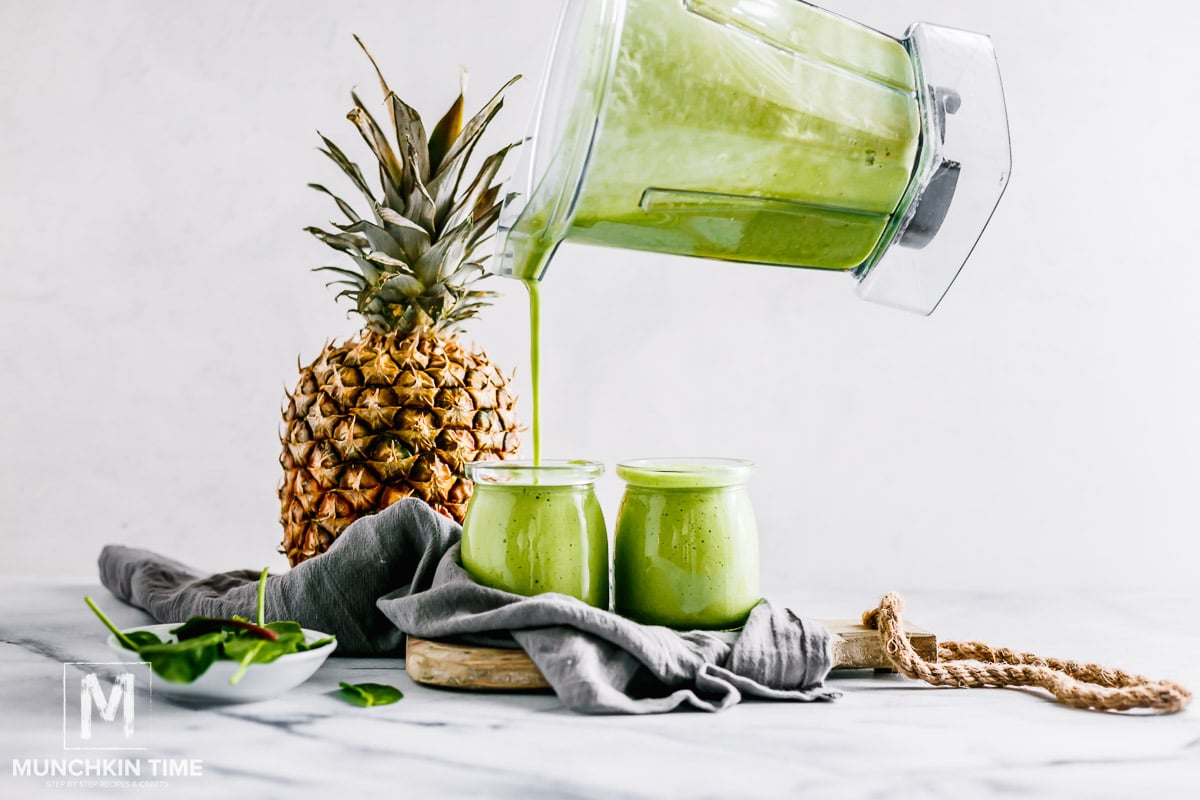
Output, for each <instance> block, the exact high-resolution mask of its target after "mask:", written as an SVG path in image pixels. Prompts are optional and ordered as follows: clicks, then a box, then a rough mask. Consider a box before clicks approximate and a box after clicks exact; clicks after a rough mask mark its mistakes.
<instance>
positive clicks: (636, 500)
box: [613, 458, 761, 630]
mask: <svg viewBox="0 0 1200 800" xmlns="http://www.w3.org/2000/svg"><path fill="white" fill-rule="evenodd" d="M753 469H754V465H753V464H752V463H751V462H749V461H744V460H740V459H710V458H706V459H695V458H670V459H638V460H634V461H626V462H623V463H621V464H618V465H617V474H618V475H620V476H621V478H622V479H623V480H624V481H625V483H626V489H625V497H624V499H623V500H622V501H621V509H620V511H619V512H618V513H617V534H616V557H615V561H614V573H613V584H614V596H615V602H616V611H617V613H618V614H621V615H622V616H626V617H629V618H631V619H634V620H636V621H638V622H643V623H648V624H655V625H667V626H669V627H672V628H682V629H709V630H721V629H729V628H737V627H740V626H741V625H742V624H744V623H745V621H746V617H747V616H748V615H749V614H750V610H751V609H752V608H754V606H755V605H757V604H758V602H759V600H760V599H761V597H760V595H759V593H758V527H757V525H756V523H755V521H754V509H753V508H752V507H751V505H750V496H749V494H748V493H747V492H746V481H747V480H748V479H749V478H750V474H751V472H753Z"/></svg>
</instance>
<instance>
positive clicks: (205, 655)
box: [138, 631, 229, 683]
mask: <svg viewBox="0 0 1200 800" xmlns="http://www.w3.org/2000/svg"><path fill="white" fill-rule="evenodd" d="M228 635H229V634H228V633H226V632H224V631H213V632H212V633H205V634H202V635H200V636H196V637H193V638H191V639H185V640H183V641H182V642H167V643H164V644H150V645H145V646H144V647H141V648H140V649H138V655H139V656H141V657H142V660H144V661H149V662H150V668H151V669H152V670H154V673H155V674H156V675H158V676H159V677H160V678H163V679H164V680H168V681H171V682H172V683H191V682H192V681H194V680H196V678H199V677H200V676H201V675H203V674H204V673H205V672H206V671H207V670H208V668H209V667H210V666H212V663H213V662H214V661H216V660H217V656H218V655H219V654H220V650H221V643H222V642H224V641H225V639H226V637H227V636H228Z"/></svg>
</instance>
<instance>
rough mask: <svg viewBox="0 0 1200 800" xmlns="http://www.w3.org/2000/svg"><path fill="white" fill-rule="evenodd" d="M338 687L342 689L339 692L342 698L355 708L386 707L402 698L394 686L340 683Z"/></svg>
mask: <svg viewBox="0 0 1200 800" xmlns="http://www.w3.org/2000/svg"><path fill="white" fill-rule="evenodd" d="M338 686H340V687H342V688H341V692H339V694H341V696H342V698H343V699H344V700H346V701H347V702H350V703H353V704H354V705H356V706H386V705H391V704H392V703H396V702H399V701H400V700H401V699H402V698H403V697H404V693H403V692H401V691H400V690H399V689H397V688H396V687H395V686H388V685H387V684H383V683H346V682H345V681H342V682H341V683H339V684H338Z"/></svg>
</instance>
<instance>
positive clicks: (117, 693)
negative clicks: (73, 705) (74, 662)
mask: <svg viewBox="0 0 1200 800" xmlns="http://www.w3.org/2000/svg"><path fill="white" fill-rule="evenodd" d="M93 708H95V709H97V710H98V711H99V712H100V719H102V720H104V721H105V722H112V721H113V720H115V719H116V718H117V709H118V708H119V709H120V710H121V712H122V715H123V717H124V719H123V722H124V728H123V731H124V733H125V738H126V739H128V738H129V737H131V736H133V673H132V672H122V673H121V674H120V675H118V676H117V679H116V681H114V682H113V685H112V690H111V691H110V692H109V693H108V696H107V697H105V696H104V691H103V690H102V689H101V688H100V679H99V678H97V677H96V673H94V672H89V673H88V674H86V675H84V676H83V677H82V678H80V679H79V738H80V739H91V738H92V709H93Z"/></svg>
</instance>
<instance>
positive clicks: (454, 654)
mask: <svg viewBox="0 0 1200 800" xmlns="http://www.w3.org/2000/svg"><path fill="white" fill-rule="evenodd" d="M821 622H823V623H824V624H825V625H826V626H827V627H828V628H829V630H830V631H832V632H833V637H834V638H833V663H834V669H891V662H889V661H888V658H887V655H886V654H885V653H884V652H883V647H882V645H881V644H880V642H879V631H877V630H874V629H873V628H868V627H866V626H864V625H862V624H860V623H858V622H855V621H851V620H821ZM905 631H906V632H907V633H908V635H909V638H910V639H911V640H912V644H913V647H914V648H915V649H916V651H917V653H919V654H920V656H921V657H922V658H924V659H925V660H926V661H937V637H935V636H934V635H933V634H932V633H930V632H929V631H925V630H921V629H919V628H912V627H910V626H908V625H907V624H906V625H905ZM404 665H405V669H406V670H408V675H409V677H411V678H412V679H413V680H414V681H416V682H417V683H423V684H426V685H428V686H442V687H445V688H450V689H481V690H490V691H514V692H528V691H542V690H546V689H549V688H550V684H548V683H546V679H545V678H544V677H542V673H541V672H540V671H539V670H538V668H537V666H536V665H534V663H533V661H531V660H530V658H529V656H527V655H525V651H524V650H506V649H502V648H497V647H473V646H471V645H463V644H455V643H452V642H438V641H431V640H429V639H418V638H417V637H415V636H409V637H408V647H407V650H406V651H405V661H404Z"/></svg>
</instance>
